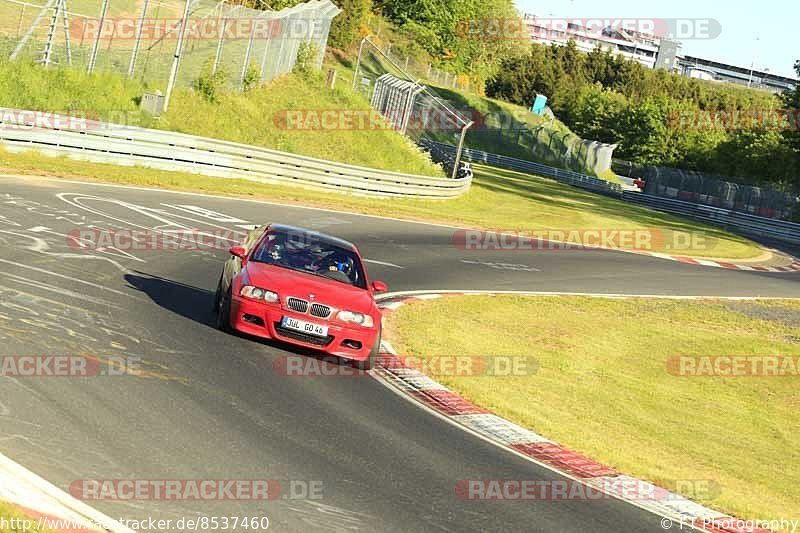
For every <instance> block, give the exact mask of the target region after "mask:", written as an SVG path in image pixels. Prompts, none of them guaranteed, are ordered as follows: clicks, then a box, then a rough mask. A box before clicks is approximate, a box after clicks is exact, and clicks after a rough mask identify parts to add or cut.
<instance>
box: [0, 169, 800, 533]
mask: <svg viewBox="0 0 800 533" xmlns="http://www.w3.org/2000/svg"><path fill="white" fill-rule="evenodd" d="M203 210H209V211H211V212H209V211H203ZM266 221H275V222H283V223H288V224H293V225H298V226H304V227H310V228H314V229H317V230H320V231H324V232H328V233H332V234H335V235H337V236H340V237H343V238H345V239H349V240H352V241H354V242H355V243H356V244H357V245H358V246H359V248H360V250H361V252H362V254H363V256H364V257H365V258H366V259H367V260H369V261H370V262H369V263H368V264H367V268H368V270H369V272H370V276H371V277H372V279H381V280H383V281H385V282H386V283H387V284H388V285H389V287H390V290H393V291H400V290H415V289H437V290H438V289H492V290H512V289H513V290H544V291H575V292H598V293H637V294H681V295H727V296H786V297H789V296H793V297H797V296H800V285H798V282H799V281H800V274H766V273H758V272H739V271H730V270H723V269H715V268H707V267H699V266H693V265H686V264H681V263H676V262H669V261H663V260H658V259H654V258H649V257H643V256H637V255H632V254H625V253H617V252H599V251H575V250H572V251H561V252H554V251H550V252H546V251H543V252H511V253H509V252H475V251H465V250H460V249H458V248H457V247H455V246H453V244H452V234H453V229H450V228H445V227H439V226H432V225H424V224H414V223H408V222H400V221H394V220H387V219H380V218H375V217H365V216H360V215H350V214H343V213H338V212H326V211H322V210H314V209H306V208H300V207H287V206H280V205H274V204H267V203H257V202H248V201H242V200H235V199H224V198H215V197H207V196H200V195H189V194H180V193H168V192H163V191H147V190H138V189H132V188H122V187H108V186H100V185H90V184H78V183H67V182H63V181H58V180H40V179H34V178H27V179H24V180H23V179H17V178H0V355H12V356H13V355H70V354H87V353H88V354H94V355H96V356H97V357H99V358H101V359H102V360H105V359H114V360H118V359H122V358H126V359H125V360H133V361H137V363H136V364H137V368H138V372H137V373H136V374H135V375H125V376H98V377H91V378H90V377H86V378H52V377H50V378H47V377H39V378H32V377H31V378H9V377H4V378H0V452H2V453H4V454H6V455H7V456H9V457H10V458H12V459H14V460H15V461H17V462H19V463H21V464H22V465H24V466H26V467H27V468H29V469H30V470H32V471H33V472H35V473H37V474H39V475H41V476H43V477H45V478H46V479H48V480H49V481H51V482H53V483H54V484H56V485H58V486H60V487H62V488H64V489H65V490H66V489H67V488H68V487H69V486H70V484H71V483H73V482H75V481H76V480H82V479H127V480H133V479H173V480H176V479H179V480H203V479H226V480H231V479H253V478H259V479H274V480H280V481H281V482H282V486H283V487H284V489H283V491H284V494H289V493H290V492H291V488H290V485H289V483H290V481H291V482H293V483H294V485H292V486H293V487H295V488H296V491H297V494H295V495H293V496H296V497H288V498H286V497H281V498H280V499H277V500H275V501H269V502H263V501H261V502H253V501H228V500H223V501H202V502H198V501H185V500H184V501H164V500H158V501H152V500H149V501H122V502H120V501H108V500H103V501H89V502H87V503H89V504H91V505H92V506H94V507H95V508H97V509H98V510H100V511H102V512H104V513H106V514H107V515H109V516H110V517H112V518H124V519H146V518H148V517H153V518H159V519H173V520H177V519H179V518H182V517H186V518H196V517H199V516H217V517H221V516H229V517H233V516H239V517H252V516H267V517H269V519H270V522H271V525H270V529H272V530H277V531H309V530H317V529H319V530H331V531H429V530H430V531H592V532H598V531H663V529H662V527H661V525H660V519H659V517H658V516H656V515H653V514H650V513H648V512H646V511H644V510H641V509H639V508H637V507H634V506H631V505H629V504H626V503H624V502H620V501H617V500H611V499H607V500H602V501H524V502H508V501H506V502H497V501H483V502H475V501H463V500H461V499H459V498H458V497H457V496H456V492H455V487H456V484H457V483H458V482H459V480H464V479H530V480H554V479H560V476H559V474H556V473H554V472H552V471H550V470H548V469H546V468H544V467H541V466H538V465H537V464H535V463H532V462H530V461H528V460H525V459H523V458H521V457H518V456H516V455H514V454H512V453H509V452H506V451H504V450H501V449H499V448H498V447H496V446H494V445H492V444H491V443H488V442H486V441H484V440H481V439H479V438H477V437H475V436H473V435H471V434H469V433H466V432H464V431H462V430H460V429H459V428H457V427H455V426H453V425H451V424H449V423H447V422H445V421H443V420H441V419H440V418H438V417H436V416H434V415H432V414H431V413H429V412H427V411H425V410H424V409H421V408H420V407H418V406H417V405H415V404H413V403H412V402H410V401H408V400H406V399H405V398H403V397H401V396H400V395H398V394H394V393H392V392H391V391H390V390H388V389H387V388H386V387H385V386H384V385H382V384H381V383H380V382H378V381H377V380H375V379H373V378H370V377H350V378H347V377H341V376H340V377H287V376H284V375H281V374H280V372H276V371H275V370H274V368H275V367H274V366H273V365H274V364H275V361H276V360H278V359H279V358H281V357H283V356H286V355H287V354H295V353H297V352H295V351H294V350H292V349H291V348H288V347H287V346H285V345H281V344H278V343H264V342H259V341H254V340H251V339H247V338H243V337H238V336H234V335H228V334H224V333H222V332H220V331H217V330H216V329H214V328H213V327H212V325H211V324H212V320H213V318H212V315H211V311H210V308H211V303H212V298H213V290H214V288H215V286H216V282H217V279H218V277H219V271H220V266H221V263H222V260H223V259H224V258H225V257H226V256H227V253H226V252H225V250H223V249H218V250H199V251H160V252H157V251H141V252H130V253H121V252H118V251H114V250H105V251H97V250H89V251H87V250H80V249H77V248H76V246H75V245H74V243H73V242H71V241H70V240H69V239H68V238H67V237H65V235H68V234H69V233H70V232H71V231H73V230H75V229H80V228H87V227H89V226H91V225H94V226H98V227H106V228H113V227H115V225H116V226H117V227H122V228H140V229H141V228H159V229H161V230H165V229H171V228H173V229H174V228H177V227H179V226H181V225H184V226H186V227H191V228H200V229H204V230H206V231H214V230H219V229H222V228H235V227H237V226H238V225H246V224H256V223H263V222H266ZM453 327H458V325H457V324H454V325H453ZM303 482H308V483H311V484H313V486H314V487H319V486H320V485H321V487H322V489H321V498H314V499H310V498H306V497H304V495H303V494H302V492H303V489H302V487H304V486H308V485H304V484H303ZM290 496H291V494H290ZM675 529H676V530H677V526H675Z"/></svg>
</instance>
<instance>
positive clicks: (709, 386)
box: [387, 296, 800, 519]
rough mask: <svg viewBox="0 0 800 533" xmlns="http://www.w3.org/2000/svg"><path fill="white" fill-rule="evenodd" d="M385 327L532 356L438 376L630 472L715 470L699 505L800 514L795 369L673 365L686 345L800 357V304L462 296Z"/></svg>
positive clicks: (433, 352) (422, 347) (418, 339)
mask: <svg viewBox="0 0 800 533" xmlns="http://www.w3.org/2000/svg"><path fill="white" fill-rule="evenodd" d="M510 316H513V317H514V320H509V319H508V317H510ZM453 324H458V326H457V327H453ZM587 324H591V327H587ZM387 335H388V337H389V339H390V340H391V341H392V342H393V344H394V345H395V347H396V348H397V349H398V350H399V352H400V353H401V354H404V355H413V356H417V357H420V358H422V359H426V358H431V357H433V356H441V355H475V356H481V355H490V354H491V355H506V356H518V357H522V358H525V359H526V360H528V362H529V364H528V368H536V371H535V372H534V373H529V374H527V375H514V376H508V377H487V376H472V377H453V376H436V379H437V380H438V381H440V382H442V383H443V384H444V385H446V386H448V387H450V388H452V389H453V390H455V391H458V392H459V393H461V394H463V395H464V396H465V397H466V398H469V399H471V400H473V401H475V402H476V403H477V404H479V405H481V406H483V407H485V408H488V409H489V410H490V411H492V412H494V413H496V414H498V415H500V416H503V417H505V418H507V419H509V420H511V421H513V422H515V423H517V424H520V425H522V426H525V427H528V428H531V429H532V430H534V431H536V432H537V433H539V434H542V435H544V436H546V437H548V438H551V439H553V440H555V441H557V442H559V443H561V444H564V445H566V446H568V447H570V448H573V449H575V450H577V451H580V452H583V453H585V454H586V455H588V456H589V457H592V458H593V459H596V460H599V461H600V462H602V463H605V464H609V465H612V466H614V467H616V468H618V469H619V470H620V471H621V472H624V473H626V474H631V475H634V476H637V477H641V478H644V479H647V480H651V481H653V482H655V483H657V484H660V485H662V486H665V487H667V488H673V489H674V488H676V487H678V486H680V485H681V483H680V481H682V480H685V481H691V480H710V481H711V482H713V484H715V485H717V486H718V487H719V490H718V491H712V493H710V494H708V495H706V496H707V497H705V498H704V497H702V495H699V494H687V496H689V497H693V498H695V499H697V500H699V501H701V503H703V504H706V505H709V506H711V507H714V508H717V509H720V510H722V511H725V512H729V513H733V514H734V515H738V516H741V517H743V518H748V519H756V518H759V519H778V518H785V519H797V518H800V516H798V507H797V502H798V501H800V489H798V487H800V469H797V468H795V466H796V465H797V464H800V449H798V447H797V443H798V442H800V418H798V416H797V410H798V407H799V406H800V387H798V386H797V384H798V379H800V375H797V374H795V375H794V376H785V377H736V378H722V377H715V378H711V377H678V376H675V375H673V374H672V373H670V372H668V370H667V361H668V359H669V358H670V357H673V356H681V355H684V356H715V355H731V354H736V355H793V356H795V357H797V356H798V355H800V344H798V340H797V339H798V338H800V301H796V300H786V301H772V302H767V301H758V302H723V301H678V300H647V299H627V300H619V299H617V300H615V299H605V298H587V297H523V296H496V297H492V296H462V297H450V298H442V299H438V300H431V301H423V302H417V303H414V304H413V305H406V306H403V307H401V308H400V309H399V310H398V311H397V312H395V313H393V314H392V315H391V317H390V318H389V324H388V328H387ZM491 355H490V356H491ZM798 371H800V369H798ZM520 374H522V373H520ZM699 496H700V497H699Z"/></svg>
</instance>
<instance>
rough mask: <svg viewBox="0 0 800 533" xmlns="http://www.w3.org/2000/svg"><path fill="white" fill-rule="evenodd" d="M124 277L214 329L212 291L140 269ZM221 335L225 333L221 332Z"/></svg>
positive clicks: (323, 357)
mask: <svg viewBox="0 0 800 533" xmlns="http://www.w3.org/2000/svg"><path fill="white" fill-rule="evenodd" d="M124 279H125V281H127V282H128V284H129V285H130V286H131V287H133V288H135V289H136V290H139V291H141V292H143V293H144V294H146V295H147V296H148V297H149V298H150V299H151V300H152V301H153V302H154V303H156V304H157V305H159V306H160V307H163V308H164V309H167V310H168V311H171V312H173V313H175V314H177V315H180V316H182V317H185V318H188V319H190V320H193V321H195V322H198V323H200V324H203V325H204V326H207V327H209V328H212V329H216V327H215V325H214V323H215V315H214V312H213V311H212V308H213V304H214V292H213V291H209V290H206V289H201V288H199V287H195V286H193V285H187V284H185V283H181V282H179V281H174V280H171V279H167V278H163V277H161V276H157V275H154V274H147V273H144V272H139V271H136V273H135V274H125V276H124ZM220 335H224V334H223V333H222V332H220ZM228 335H235V336H237V337H241V338H244V339H248V340H250V341H253V342H258V343H261V344H264V345H267V346H270V347H273V348H277V349H279V350H282V351H284V352H290V353H292V354H296V355H303V356H306V357H311V358H314V359H317V360H319V361H320V363H321V364H337V365H350V364H351V362H350V361H348V360H347V359H339V358H336V357H334V356H332V355H329V354H326V353H324V352H321V351H317V350H313V349H311V348H304V347H302V346H296V345H294V344H289V343H286V342H282V341H280V340H275V339H263V338H261V337H254V336H252V335H246V334H244V333H239V332H233V333H229V334H228Z"/></svg>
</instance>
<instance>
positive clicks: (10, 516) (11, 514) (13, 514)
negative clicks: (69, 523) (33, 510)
mask: <svg viewBox="0 0 800 533" xmlns="http://www.w3.org/2000/svg"><path fill="white" fill-rule="evenodd" d="M0 519H2V520H5V521H6V524H5V525H7V526H8V527H3V526H2V525H0V533H35V532H41V533H46V532H49V531H50V530H49V529H38V528H37V527H36V526H37V525H38V524H37V522H38V519H36V520H34V519H32V518H29V517H28V516H26V515H24V514H22V513H21V512H20V511H19V509H18V508H17V507H16V506H14V505H10V504H7V503H3V502H0ZM12 520H14V522H13V524H14V525H15V526H18V527H13V528H12V527H10V526H11V524H12V522H11V521H12ZM25 520H30V521H31V522H30V524H27V523H26V522H24V521H25ZM26 525H30V528H26V527H25V526H26Z"/></svg>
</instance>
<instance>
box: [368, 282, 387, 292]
mask: <svg viewBox="0 0 800 533" xmlns="http://www.w3.org/2000/svg"><path fill="white" fill-rule="evenodd" d="M372 290H373V292H386V291H388V290H389V287H387V286H386V284H385V283H384V282H382V281H373V282H372Z"/></svg>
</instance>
